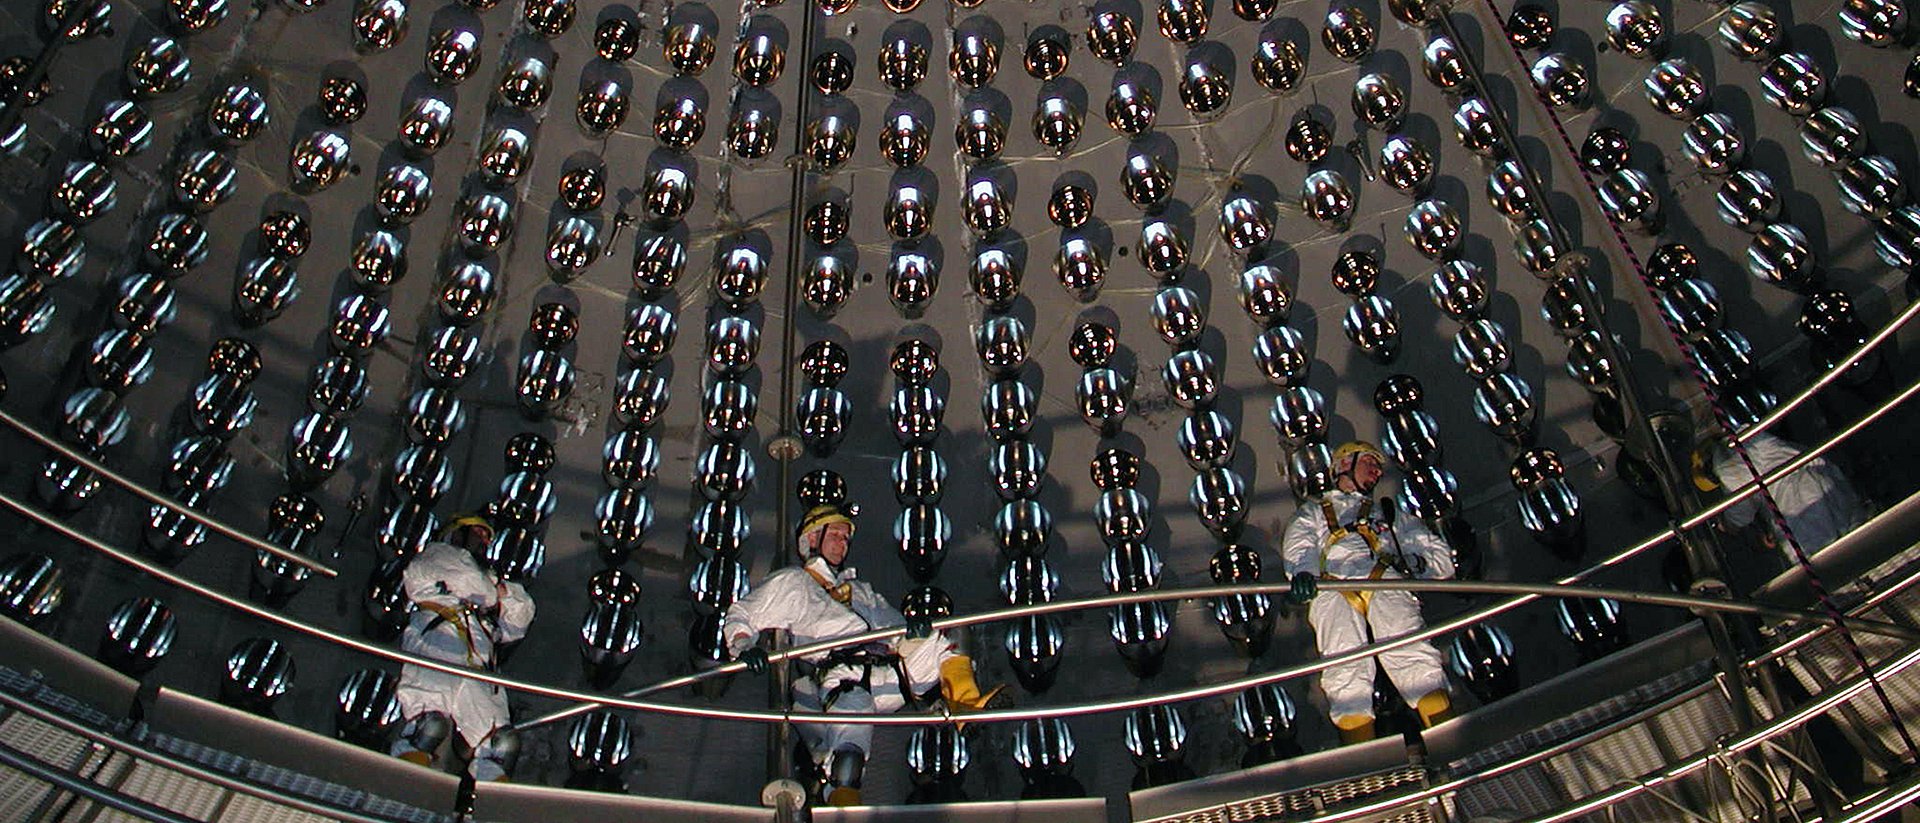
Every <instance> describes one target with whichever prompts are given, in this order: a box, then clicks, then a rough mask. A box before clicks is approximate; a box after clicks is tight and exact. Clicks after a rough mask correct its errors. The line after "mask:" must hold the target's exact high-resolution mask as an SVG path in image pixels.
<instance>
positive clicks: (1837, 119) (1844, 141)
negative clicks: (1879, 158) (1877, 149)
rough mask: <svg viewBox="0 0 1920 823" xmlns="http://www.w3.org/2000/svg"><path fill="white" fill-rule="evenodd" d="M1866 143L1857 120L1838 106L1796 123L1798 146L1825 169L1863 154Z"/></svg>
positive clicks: (1832, 167)
mask: <svg viewBox="0 0 1920 823" xmlns="http://www.w3.org/2000/svg"><path fill="white" fill-rule="evenodd" d="M1867 142H1868V141H1867V133H1866V130H1865V129H1864V128H1862V127H1861V125H1860V119H1859V118H1857V117H1855V116H1854V115H1853V112H1851V111H1849V110H1847V109H1843V108H1840V107H1839V106H1828V107H1826V108H1823V109H1820V110H1819V111H1816V112H1814V113H1812V114H1810V115H1808V116H1807V119H1806V120H1805V121H1803V122H1802V123H1801V124H1800V145H1801V148H1802V150H1804V151H1805V153H1806V155H1807V159H1808V160H1812V161H1813V162H1815V163H1819V164H1820V165H1822V166H1825V167H1827V168H1829V169H1835V168H1839V167H1840V166H1841V165H1842V164H1844V163H1846V162H1847V161H1849V160H1852V159H1854V158H1856V157H1859V156H1861V155H1863V154H1866V151H1867Z"/></svg>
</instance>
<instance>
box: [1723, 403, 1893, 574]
mask: <svg viewBox="0 0 1920 823" xmlns="http://www.w3.org/2000/svg"><path fill="white" fill-rule="evenodd" d="M1746 449H1747V456H1749V457H1751V458H1753V465H1754V467H1755V468H1758V469H1759V470H1760V473H1761V474H1765V473H1767V472H1770V471H1773V470H1774V469H1775V468H1778V467H1780V466H1783V465H1786V463H1787V462H1788V461H1791V460H1793V459H1794V458H1795V457H1798V456H1800V452H1801V451H1802V450H1801V449H1800V448H1799V447H1798V446H1795V445H1793V444H1792V443H1789V442H1787V441H1785V440H1782V439H1780V438H1778V437H1774V436H1773V435H1771V434H1767V433H1766V432H1760V433H1759V434H1756V435H1754V436H1753V438H1752V439H1750V440H1748V441H1747V442H1746ZM1713 473H1714V474H1715V475H1716V476H1718V477H1719V478H1720V483H1721V484H1722V485H1723V486H1725V487H1726V489H1727V490H1728V491H1734V490H1737V489H1739V488H1740V487H1741V486H1744V485H1747V484H1748V483H1751V482H1753V473H1752V472H1750V471H1747V464H1746V462H1745V461H1742V460H1741V459H1740V455H1739V454H1737V453H1735V452H1734V451H1733V450H1732V449H1730V448H1728V447H1727V446H1726V444H1724V443H1722V444H1720V445H1719V446H1717V447H1715V448H1714V453H1713ZM1767 490H1768V491H1769V492H1770V493H1772V495H1773V502H1775V503H1777V504H1779V506H1780V512H1781V513H1782V514H1784V515H1786V516H1787V526H1788V528H1791V529H1792V530H1793V537H1794V539H1795V540H1798V541H1800V548H1801V549H1802V550H1804V551H1805V552H1806V553H1807V554H1808V555H1812V554H1813V553H1814V552H1817V551H1819V550H1821V549H1823V548H1826V547H1827V545H1828V544H1830V543H1832V542H1833V541H1835V540H1839V539H1840V536H1841V535H1844V534H1846V533H1847V532H1850V531H1852V530H1853V529H1854V528H1855V527H1857V526H1859V525H1860V524H1861V523H1864V522H1866V520H1867V507H1866V504H1865V503H1864V502H1862V501H1861V499H1860V495H1859V494H1857V493H1856V492H1855V491H1854V490H1853V484H1852V483H1849V482H1848V481H1847V478H1846V476H1845V475H1843V474H1841V473H1840V469H1839V468H1838V467H1837V466H1834V465H1833V464H1832V463H1828V462H1827V461H1826V458H1817V459H1815V460H1813V461H1811V462H1809V463H1807V465H1805V466H1801V467H1800V470H1799V471H1796V472H1794V473H1792V474H1789V475H1787V476H1786V477H1782V478H1780V479H1779V480H1776V481H1774V482H1773V483H1771V484H1769V485H1768V486H1767ZM1765 505H1766V503H1765V501H1763V500H1761V499H1760V496H1759V495H1758V494H1755V495H1753V496H1751V497H1748V498H1747V499H1745V500H1742V501H1740V502H1738V503H1735V504H1733V506H1732V507H1731V508H1729V509H1727V510H1726V511H1725V512H1723V513H1722V514H1721V516H1722V517H1724V518H1726V522H1727V525H1730V526H1734V527H1740V526H1745V525H1747V524H1748V523H1752V522H1753V520H1754V518H1755V517H1759V516H1760V514H1761V512H1762V507H1763V506H1765ZM1766 523H1767V528H1768V531H1769V533H1771V534H1772V535H1773V537H1774V540H1775V542H1777V543H1778V544H1779V546H1780V551H1781V552H1782V553H1783V554H1785V555H1786V557H1787V563H1788V564H1789V565H1791V564H1794V563H1796V562H1798V561H1797V560H1796V559H1795V558H1794V556H1793V549H1792V547H1790V546H1788V545H1787V541H1786V540H1785V539H1784V538H1782V537H1781V535H1780V527H1779V526H1778V524H1776V523H1775V522H1774V520H1773V517H1772V516H1771V515H1768V516H1767V518H1766Z"/></svg>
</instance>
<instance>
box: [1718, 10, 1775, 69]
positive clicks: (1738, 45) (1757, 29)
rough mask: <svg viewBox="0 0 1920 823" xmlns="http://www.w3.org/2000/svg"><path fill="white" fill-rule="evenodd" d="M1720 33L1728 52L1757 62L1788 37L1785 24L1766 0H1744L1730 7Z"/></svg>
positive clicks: (1773, 50) (1722, 20)
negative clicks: (1745, 0)
mask: <svg viewBox="0 0 1920 823" xmlns="http://www.w3.org/2000/svg"><path fill="white" fill-rule="evenodd" d="M1719 34H1720V45H1721V47H1722V48H1725V49H1726V50H1727V51H1728V53H1730V54H1732V55H1733V56H1735V57H1738V58H1740V59H1742V60H1746V61H1749V62H1754V63H1758V62H1761V61H1764V60H1767V59H1768V58H1771V57H1772V56H1773V54H1774V52H1775V51H1777V50H1778V49H1779V48H1780V45H1781V43H1782V42H1784V41H1785V40H1786V26H1785V25H1783V24H1782V23H1781V22H1780V18H1779V17H1778V16H1776V15H1775V14H1774V12H1773V8H1772V7H1770V6H1768V5H1767V4H1765V3H1756V2H1742V3H1735V4H1733V5H1731V6H1728V7H1727V12H1726V16H1725V17H1723V18H1721V20H1720V30H1719Z"/></svg>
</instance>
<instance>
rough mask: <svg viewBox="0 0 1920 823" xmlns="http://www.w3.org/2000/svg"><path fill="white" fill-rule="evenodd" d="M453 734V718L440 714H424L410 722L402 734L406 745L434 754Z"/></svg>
mask: <svg viewBox="0 0 1920 823" xmlns="http://www.w3.org/2000/svg"><path fill="white" fill-rule="evenodd" d="M451 734H453V718H451V717H448V716H446V715H444V714H441V713H440V712H426V713H424V714H421V715H420V716H419V717H416V718H414V719H412V720H410V721H407V727H406V729H405V730H404V731H403V732H402V735H401V736H403V737H405V738H406V739H407V743H409V744H410V745H412V746H413V747H414V748H416V749H419V750H420V751H423V752H434V751H438V750H439V749H440V744H442V743H445V742H447V736H448V735H451Z"/></svg>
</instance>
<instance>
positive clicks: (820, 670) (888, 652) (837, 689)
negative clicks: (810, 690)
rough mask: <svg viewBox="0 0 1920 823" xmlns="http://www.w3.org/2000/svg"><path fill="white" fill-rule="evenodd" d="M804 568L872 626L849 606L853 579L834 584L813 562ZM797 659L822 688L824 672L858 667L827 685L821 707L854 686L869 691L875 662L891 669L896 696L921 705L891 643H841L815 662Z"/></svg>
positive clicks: (870, 626)
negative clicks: (853, 675)
mask: <svg viewBox="0 0 1920 823" xmlns="http://www.w3.org/2000/svg"><path fill="white" fill-rule="evenodd" d="M805 568H806V571H807V575H808V576H809V577H812V578H813V582H815V583H818V584H819V585H820V589H821V590H822V591H824V592H826V593H827V596H828V597H831V598H833V602H835V603H839V604H840V605H842V606H845V607H847V611H850V612H853V616H854V617H858V618H860V622H861V623H864V624H866V626H867V629H868V630H869V631H871V630H872V629H873V623H872V622H871V621H869V620H867V618H866V616H865V615H862V614H861V613H860V610H859V609H855V608H854V607H853V581H851V580H849V581H846V582H843V583H837V584H836V583H834V582H833V579H832V578H829V577H827V576H826V575H823V574H821V573H820V572H819V571H818V570H816V569H814V568H813V566H811V565H809V566H806V567H805ZM799 662H800V663H801V670H802V673H803V674H804V675H805V676H806V677H807V678H809V679H811V680H812V681H813V686H814V688H815V689H820V688H825V687H826V679H827V674H828V673H829V672H832V671H833V670H835V669H839V668H843V667H844V668H857V669H859V670H860V677H859V679H857V680H856V679H852V678H841V679H840V681H839V682H837V683H835V684H833V687H832V688H828V689H827V691H826V694H824V695H822V696H821V698H820V710H821V711H828V710H831V709H832V708H833V704H834V702H835V701H838V700H839V699H840V698H841V696H842V695H845V694H846V693H847V692H850V691H853V690H854V689H866V690H867V691H869V692H871V691H873V670H874V667H876V666H884V667H886V668H890V669H892V670H893V674H894V684H895V685H896V686H898V687H899V688H900V697H901V698H902V699H904V700H905V701H906V702H907V705H909V706H914V707H919V706H921V705H922V703H921V700H920V696H919V695H918V694H917V693H916V692H915V691H914V689H913V679H912V678H910V677H908V676H907V664H906V662H905V661H903V660H901V659H900V654H899V652H896V651H894V650H893V647H892V646H889V645H888V644H886V643H864V644H861V645H859V646H852V647H846V646H843V647H841V648H838V649H834V650H833V651H830V652H827V656H826V657H825V658H824V659H822V660H821V661H820V662H818V663H807V662H806V661H799ZM808 669H811V671H808Z"/></svg>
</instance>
